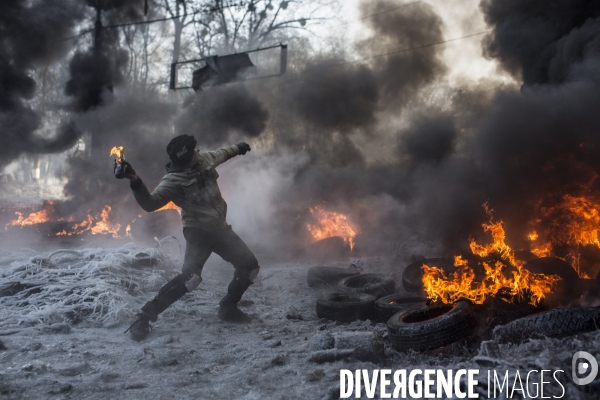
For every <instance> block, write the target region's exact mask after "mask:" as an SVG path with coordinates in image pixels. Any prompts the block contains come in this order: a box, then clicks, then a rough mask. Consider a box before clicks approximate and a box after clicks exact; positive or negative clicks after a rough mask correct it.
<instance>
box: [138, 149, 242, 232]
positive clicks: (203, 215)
mask: <svg viewBox="0 0 600 400" xmlns="http://www.w3.org/2000/svg"><path fill="white" fill-rule="evenodd" d="M238 154H239V148H238V147H237V146H236V145H233V146H227V147H223V148H221V149H218V150H214V151H200V152H199V156H200V162H199V163H198V164H196V165H193V166H191V167H186V168H180V167H176V166H174V165H173V164H172V163H169V164H167V166H166V168H167V174H166V175H165V176H164V177H163V178H162V180H161V181H160V183H159V184H158V186H157V187H156V189H154V191H152V193H150V192H149V191H148V189H147V188H146V185H144V183H143V182H142V180H141V179H139V180H137V181H134V182H132V183H131V189H132V190H133V195H134V196H135V199H136V201H137V202H138V204H139V205H140V206H141V207H142V208H143V209H144V210H145V211H148V212H151V211H155V210H158V209H159V208H161V207H163V206H164V205H165V204H167V203H168V202H169V201H172V202H173V203H175V205H177V206H178V207H181V221H182V223H183V227H184V228H201V229H204V230H207V231H214V230H218V229H222V228H224V227H226V226H227V221H226V217H227V203H225V200H223V197H221V191H220V190H219V186H218V185H217V178H218V177H219V174H218V173H217V171H216V170H215V168H216V167H217V166H218V165H220V164H222V163H224V162H225V161H227V160H229V159H230V158H232V157H235V156H237V155H238Z"/></svg>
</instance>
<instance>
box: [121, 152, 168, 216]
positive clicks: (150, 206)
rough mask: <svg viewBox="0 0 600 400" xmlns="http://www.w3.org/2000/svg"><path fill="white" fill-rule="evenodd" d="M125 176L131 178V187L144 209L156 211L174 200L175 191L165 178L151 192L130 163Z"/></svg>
mask: <svg viewBox="0 0 600 400" xmlns="http://www.w3.org/2000/svg"><path fill="white" fill-rule="evenodd" d="M125 178H127V179H129V181H130V183H129V187H131V190H132V191H133V196H134V197H135V200H136V201H137V203H138V204H139V205H140V206H141V207H142V209H143V210H144V211H147V212H152V211H156V210H158V209H159V208H161V207H163V206H164V205H165V204H167V203H168V202H169V201H171V200H173V191H172V189H170V188H169V187H168V186H167V185H166V184H165V182H164V180H163V181H161V182H160V183H159V185H158V186H157V187H156V189H154V190H153V191H152V193H150V192H149V191H148V188H147V187H146V185H144V182H142V179H141V178H140V177H139V176H138V175H137V173H136V172H135V170H134V169H133V167H132V166H131V164H129V163H128V166H127V172H126V174H125Z"/></svg>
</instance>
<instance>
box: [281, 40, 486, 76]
mask: <svg viewBox="0 0 600 400" xmlns="http://www.w3.org/2000/svg"><path fill="white" fill-rule="evenodd" d="M490 32H492V30H491V29H489V30H486V31H481V32H477V33H471V34H468V35H464V36H461V37H457V38H452V39H446V40H442V41H439V42H434V43H428V44H424V45H421V46H415V47H409V48H404V49H398V50H393V51H389V52H387V53H382V54H375V55H372V56H368V57H364V58H359V59H356V60H350V61H344V62H340V63H337V64H330V65H322V66H318V67H313V68H308V69H305V70H304V71H301V72H299V73H298V74H299V75H302V74H306V73H307V72H309V71H311V70H316V69H329V68H335V67H342V66H344V65H348V64H354V63H358V62H362V61H368V60H373V59H376V58H381V57H387V56H391V55H395V54H400V53H405V52H408V51H414V50H421V49H425V48H428V47H433V46H438V45H440V44H445V43H450V42H456V41H458V40H462V39H468V38H471V37H475V36H480V35H484V34H486V33H490ZM305 80H306V78H298V79H293V80H289V81H285V82H282V83H281V84H282V85H286V84H288V83H295V82H301V81H305Z"/></svg>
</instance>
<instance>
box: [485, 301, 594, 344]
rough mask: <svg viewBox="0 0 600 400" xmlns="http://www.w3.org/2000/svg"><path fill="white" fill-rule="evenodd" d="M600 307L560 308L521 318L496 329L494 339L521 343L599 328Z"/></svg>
mask: <svg viewBox="0 0 600 400" xmlns="http://www.w3.org/2000/svg"><path fill="white" fill-rule="evenodd" d="M599 312H600V308H597V307H574V308H558V309H554V310H550V311H545V312H542V313H539V314H535V315H532V316H529V317H525V318H520V319H517V320H515V321H512V322H510V323H508V324H506V325H503V326H498V327H496V328H495V329H494V339H495V340H496V341H498V342H500V343H521V342H522V341H523V340H525V339H530V338H541V337H544V336H547V337H552V338H562V337H566V336H572V335H575V334H577V333H581V332H590V331H593V330H595V329H597V327H596V326H597V325H598V323H600V320H599V318H598V316H599Z"/></svg>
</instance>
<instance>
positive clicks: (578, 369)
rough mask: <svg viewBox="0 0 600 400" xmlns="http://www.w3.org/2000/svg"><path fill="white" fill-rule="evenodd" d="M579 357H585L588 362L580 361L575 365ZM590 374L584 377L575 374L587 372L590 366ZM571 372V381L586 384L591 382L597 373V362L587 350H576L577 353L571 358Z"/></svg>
mask: <svg viewBox="0 0 600 400" xmlns="http://www.w3.org/2000/svg"><path fill="white" fill-rule="evenodd" d="M580 358H585V360H586V361H588V362H589V364H588V362H582V363H580V364H579V365H577V360H579V359H580ZM589 367H592V368H591V371H590V374H589V375H588V376H587V377H585V378H579V377H578V376H577V374H580V375H581V374H584V373H585V372H587V371H588V370H589V369H590V368H589ZM571 368H572V370H571V374H572V375H573V382H574V383H575V384H576V385H587V384H588V383H590V382H592V381H593V380H594V379H596V375H598V362H597V361H596V359H595V358H594V356H593V355H591V354H590V353H588V352H587V351H578V352H577V353H575V354H573V359H572V361H571Z"/></svg>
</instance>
